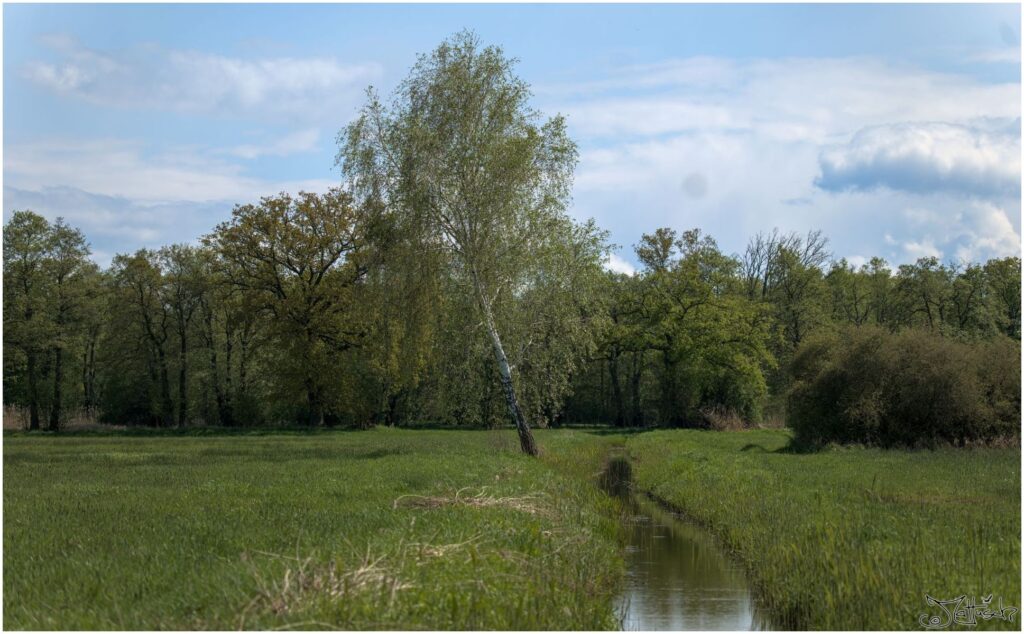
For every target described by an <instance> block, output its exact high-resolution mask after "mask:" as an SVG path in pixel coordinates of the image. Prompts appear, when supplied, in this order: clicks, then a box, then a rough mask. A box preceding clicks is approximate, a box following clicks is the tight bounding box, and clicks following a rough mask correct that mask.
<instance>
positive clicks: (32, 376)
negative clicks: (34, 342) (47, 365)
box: [25, 350, 39, 429]
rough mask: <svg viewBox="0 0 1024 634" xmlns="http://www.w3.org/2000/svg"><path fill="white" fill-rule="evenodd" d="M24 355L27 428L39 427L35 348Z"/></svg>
mask: <svg viewBox="0 0 1024 634" xmlns="http://www.w3.org/2000/svg"><path fill="white" fill-rule="evenodd" d="M25 356H26V357H28V420H29V423H28V428H29V429H39V387H38V382H37V381H38V379H37V377H36V353H35V350H29V351H27V353H26V355H25Z"/></svg>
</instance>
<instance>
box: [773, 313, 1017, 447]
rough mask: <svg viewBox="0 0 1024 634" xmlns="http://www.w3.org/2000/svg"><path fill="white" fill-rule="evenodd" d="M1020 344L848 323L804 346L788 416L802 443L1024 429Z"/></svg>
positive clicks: (948, 439) (964, 438)
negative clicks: (1022, 425)
mask: <svg viewBox="0 0 1024 634" xmlns="http://www.w3.org/2000/svg"><path fill="white" fill-rule="evenodd" d="M1020 371H1021V368H1020V344H1019V343H1018V342H1016V341H1013V340H1011V339H1008V338H1005V337H1001V338H997V339H993V340H989V341H985V342H975V343H968V342H962V341H956V340H953V339H948V338H944V337H940V336H938V335H935V334H932V333H929V332H926V331H921V330H905V331H902V332H899V333H895V334H894V333H890V332H888V331H885V330H883V329H880V328H876V327H872V326H862V327H859V328H856V327H850V328H845V329H841V330H840V331H838V332H835V333H829V334H823V335H820V336H817V337H814V338H810V339H808V340H807V341H805V342H804V343H803V344H802V345H801V346H800V348H799V349H798V350H797V352H796V354H795V356H794V358H793V363H792V366H791V372H792V374H793V384H792V387H791V388H790V391H789V394H788V398H787V420H788V423H789V425H790V427H792V428H793V430H794V431H795V432H796V441H797V443H798V444H800V445H804V446H820V445H823V444H826V443H829V442H835V443H864V444H872V445H882V446H892V445H902V446H915V445H934V444H936V443H954V444H963V443H965V442H968V441H978V440H992V439H996V438H1005V437H1007V436H1012V437H1019V435H1020Z"/></svg>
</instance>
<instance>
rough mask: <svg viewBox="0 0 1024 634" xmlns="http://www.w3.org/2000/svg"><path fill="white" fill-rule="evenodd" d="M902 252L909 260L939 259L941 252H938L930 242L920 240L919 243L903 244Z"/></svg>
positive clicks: (909, 242)
mask: <svg viewBox="0 0 1024 634" xmlns="http://www.w3.org/2000/svg"><path fill="white" fill-rule="evenodd" d="M903 251H904V252H905V253H906V254H907V256H909V257H910V259H911V260H916V259H918V258H941V257H942V251H940V250H939V249H938V248H937V247H936V246H935V245H934V244H932V241H931V240H927V239H925V240H922V241H920V242H914V241H908V242H904V243H903Z"/></svg>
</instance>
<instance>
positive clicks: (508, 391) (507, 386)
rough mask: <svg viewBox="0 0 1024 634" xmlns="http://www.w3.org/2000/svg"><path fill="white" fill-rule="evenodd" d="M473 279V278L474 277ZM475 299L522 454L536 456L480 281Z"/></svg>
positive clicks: (499, 337)
mask: <svg viewBox="0 0 1024 634" xmlns="http://www.w3.org/2000/svg"><path fill="white" fill-rule="evenodd" d="M474 277H475V276H474ZM475 286H476V291H477V298H478V299H479V301H480V310H481V311H482V312H483V314H484V324H485V325H486V326H487V333H488V334H489V335H490V336H491V346H492V347H493V348H494V360H495V361H497V362H498V374H499V376H500V379H501V390H502V392H504V393H505V402H506V404H508V411H509V413H510V414H511V415H512V420H513V421H514V422H515V424H516V431H517V432H519V445H520V447H522V450H523V453H526V454H529V455H531V456H537V455H538V453H539V452H538V451H537V443H536V441H534V439H533V432H531V431H530V425H529V424H527V422H526V416H524V415H523V410H522V408H520V407H519V399H517V398H516V388H515V385H513V383H512V369H511V368H510V367H509V364H508V357H507V356H505V348H504V346H502V345H501V336H500V335H499V334H498V328H497V326H496V325H495V324H494V313H493V312H492V311H491V304H490V302H489V301H487V296H486V294H485V293H484V290H483V287H482V286H481V284H480V280H479V279H476V280H475Z"/></svg>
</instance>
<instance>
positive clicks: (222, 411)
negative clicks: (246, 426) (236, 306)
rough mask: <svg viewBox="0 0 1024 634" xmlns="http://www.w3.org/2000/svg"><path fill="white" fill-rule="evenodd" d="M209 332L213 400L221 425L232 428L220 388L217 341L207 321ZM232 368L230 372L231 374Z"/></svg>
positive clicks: (209, 322) (222, 391) (210, 323)
mask: <svg viewBox="0 0 1024 634" xmlns="http://www.w3.org/2000/svg"><path fill="white" fill-rule="evenodd" d="M207 332H209V333H210V382H211V383H213V398H214V401H216V403H217V418H218V420H219V422H220V424H221V425H224V426H225V427H230V426H231V424H232V420H231V414H230V412H228V408H227V403H226V402H225V400H224V390H223V388H221V386H220V373H219V372H218V368H217V340H216V338H215V337H214V336H213V324H212V322H211V320H210V319H207ZM230 371H231V369H230V367H229V368H228V372H230Z"/></svg>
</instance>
